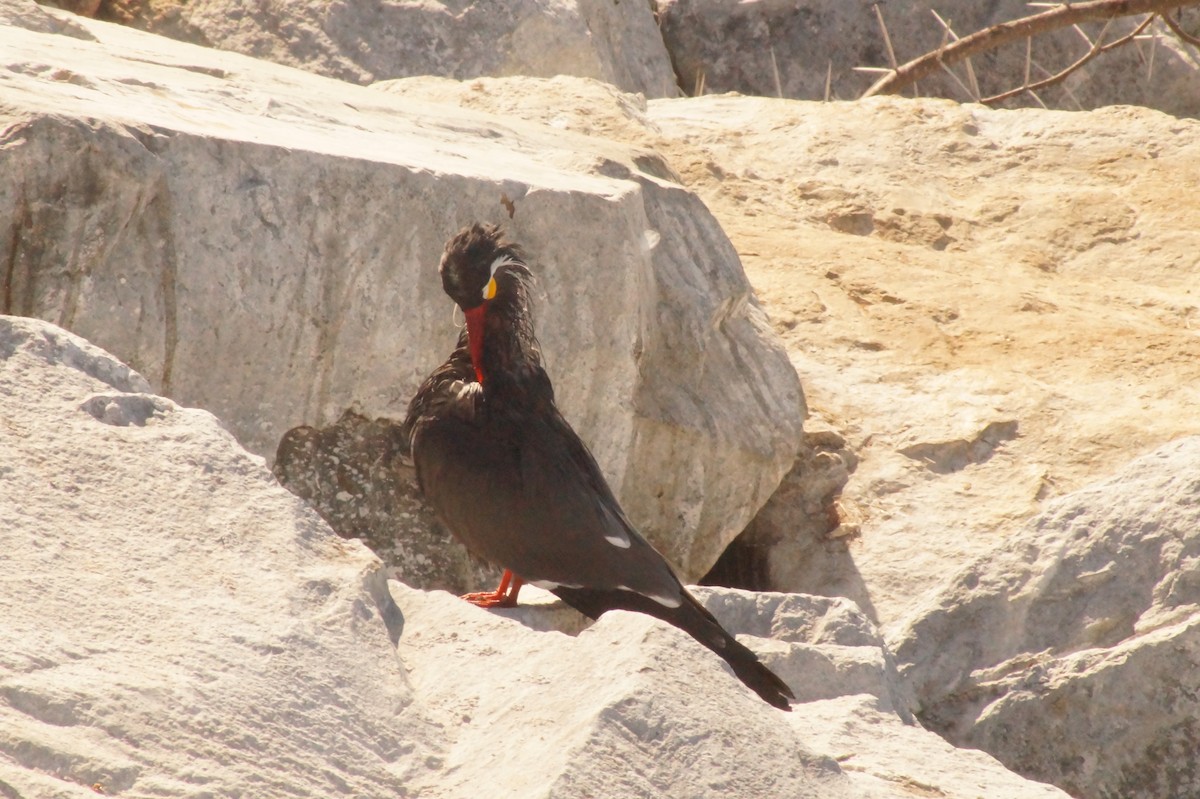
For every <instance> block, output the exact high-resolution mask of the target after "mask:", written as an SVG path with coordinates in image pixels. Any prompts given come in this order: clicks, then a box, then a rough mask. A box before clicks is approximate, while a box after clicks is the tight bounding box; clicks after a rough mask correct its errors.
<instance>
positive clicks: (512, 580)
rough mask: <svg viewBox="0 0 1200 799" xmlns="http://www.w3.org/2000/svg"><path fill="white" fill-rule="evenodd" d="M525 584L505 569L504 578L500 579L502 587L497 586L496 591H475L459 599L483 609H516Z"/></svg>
mask: <svg viewBox="0 0 1200 799" xmlns="http://www.w3.org/2000/svg"><path fill="white" fill-rule="evenodd" d="M524 584H525V581H524V580H522V579H521V578H520V577H514V576H513V573H512V572H510V571H509V570H508V569H505V570H504V576H502V577H501V578H500V585H498V586H496V590H495V591H475V592H474V593H470V594H463V595H462V596H461V597H459V598H460V599H465V600H467V601H468V602H470V603H471V604H472V605H475V606H477V607H481V608H515V607H516V606H517V594H518V593H520V591H521V586H522V585H524Z"/></svg>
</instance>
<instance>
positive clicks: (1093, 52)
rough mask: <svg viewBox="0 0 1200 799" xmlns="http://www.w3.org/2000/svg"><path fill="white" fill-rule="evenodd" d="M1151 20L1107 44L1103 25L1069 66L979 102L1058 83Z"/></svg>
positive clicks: (1150, 20)
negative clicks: (1092, 40)
mask: <svg viewBox="0 0 1200 799" xmlns="http://www.w3.org/2000/svg"><path fill="white" fill-rule="evenodd" d="M1153 20H1154V15H1153V14H1150V15H1148V16H1147V17H1146V18H1145V19H1143V20H1142V21H1141V22H1140V23H1139V24H1138V26H1137V27H1136V28H1134V29H1133V31H1132V32H1131V33H1128V34H1126V35H1125V36H1122V37H1121V38H1120V39H1116V40H1114V41H1111V42H1109V43H1108V44H1102V42H1103V41H1104V33H1105V31H1107V30H1108V26H1107V25H1105V26H1104V30H1103V31H1101V32H1100V35H1099V36H1097V37H1096V42H1095V44H1093V45H1092V47H1091V49H1090V50H1088V51H1087V52H1086V53H1084V54H1083V56H1081V57H1080V58H1079V60H1077V61H1076V62H1075V63H1073V64H1071V66H1069V67H1067V68H1066V69H1063V70H1061V71H1060V72H1058V73H1056V74H1054V75H1051V76H1050V77H1048V78H1045V79H1044V80H1039V81H1038V82H1036V83H1033V84H1028V83H1027V84H1026V85H1024V86H1020V87H1018V88H1016V89H1009V90H1008V91H1006V92H1001V93H1000V94H996V95H992V96H991V97H985V98H983V100H981V102H982V103H984V104H985V105H991V104H993V103H998V102H1000V101H1002V100H1007V99H1008V98H1010V97H1016V96H1017V95H1018V94H1021V93H1023V92H1028V91H1036V90H1037V89H1044V88H1046V87H1047V86H1053V85H1054V84H1056V83H1059V82H1060V81H1062V80H1063V79H1065V78H1066V77H1067V76H1068V75H1070V74H1071V73H1072V72H1074V71H1075V70H1077V69H1079V68H1080V67H1082V66H1083V65H1084V64H1086V63H1087V62H1089V61H1091V60H1092V59H1093V58H1095V57H1096V56H1098V55H1100V54H1101V53H1103V52H1105V51H1106V50H1111V49H1113V48H1114V47H1120V46H1121V45H1123V44H1125V43H1126V42H1129V41H1132V40H1133V37H1134V36H1136V35H1138V34H1139V33H1141V32H1142V31H1144V30H1145V29H1146V28H1147V27H1148V26H1149V25H1150V23H1151V22H1152V21H1153ZM1111 21H1112V20H1109V22H1111ZM1075 103H1076V105H1079V101H1078V100H1076V101H1075ZM1080 109H1081V110H1082V106H1080Z"/></svg>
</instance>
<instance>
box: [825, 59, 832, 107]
mask: <svg viewBox="0 0 1200 799" xmlns="http://www.w3.org/2000/svg"><path fill="white" fill-rule="evenodd" d="M832 87H833V59H830V60H829V66H827V67H825V102H829V90H830V89H831V88H832Z"/></svg>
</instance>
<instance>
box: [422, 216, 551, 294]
mask: <svg viewBox="0 0 1200 799" xmlns="http://www.w3.org/2000/svg"><path fill="white" fill-rule="evenodd" d="M438 272H439V273H440V274H441V276H442V288H443V289H445V291H446V293H447V294H449V295H450V299H452V300H454V302H456V303H457V304H458V307H460V308H462V309H463V312H464V313H465V312H468V311H471V310H472V309H474V308H477V307H479V306H481V305H484V304H486V303H488V302H491V301H492V300H494V299H496V298H497V297H498V296H501V295H509V294H511V293H512V289H513V288H514V287H515V286H516V284H517V282H518V281H520V280H522V279H524V278H526V277H528V276H529V269H528V268H527V267H526V266H525V261H524V258H523V256H522V253H521V248H520V247H518V246H517V245H516V244H514V243H512V242H510V241H508V240H507V239H506V238H505V237H504V231H503V230H501V229H500V228H499V227H498V226H496V225H490V224H488V225H481V224H479V223H478V222H476V223H475V224H473V225H470V226H468V227H465V228H463V229H462V230H460V231H459V232H458V233H456V234H455V235H454V237H453V238H451V239H450V241H448V242H446V251H445V253H443V254H442V263H441V265H440V266H439V267H438Z"/></svg>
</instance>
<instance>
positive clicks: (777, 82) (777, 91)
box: [771, 45, 783, 100]
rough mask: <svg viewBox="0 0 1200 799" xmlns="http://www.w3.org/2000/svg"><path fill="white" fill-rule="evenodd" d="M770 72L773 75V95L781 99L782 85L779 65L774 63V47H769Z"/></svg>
mask: <svg viewBox="0 0 1200 799" xmlns="http://www.w3.org/2000/svg"><path fill="white" fill-rule="evenodd" d="M771 72H772V73H774V75H775V94H777V95H778V96H779V99H780V100H782V99H783V83H781V82H780V80H779V64H778V63H776V61H775V45H771Z"/></svg>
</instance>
